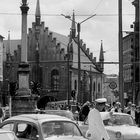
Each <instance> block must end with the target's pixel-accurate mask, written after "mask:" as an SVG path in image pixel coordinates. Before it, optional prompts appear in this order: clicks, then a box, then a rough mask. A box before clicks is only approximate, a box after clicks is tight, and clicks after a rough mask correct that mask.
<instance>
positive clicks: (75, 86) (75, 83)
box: [74, 80, 77, 90]
mask: <svg viewBox="0 0 140 140" xmlns="http://www.w3.org/2000/svg"><path fill="white" fill-rule="evenodd" d="M74 89H75V90H77V80H75V81H74Z"/></svg>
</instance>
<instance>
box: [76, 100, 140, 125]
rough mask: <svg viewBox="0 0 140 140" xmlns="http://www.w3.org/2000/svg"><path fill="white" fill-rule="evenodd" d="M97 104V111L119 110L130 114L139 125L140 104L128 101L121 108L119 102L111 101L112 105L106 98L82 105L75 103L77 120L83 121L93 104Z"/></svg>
mask: <svg viewBox="0 0 140 140" xmlns="http://www.w3.org/2000/svg"><path fill="white" fill-rule="evenodd" d="M97 103H98V104H99V107H100V108H99V111H100V112H104V111H108V112H120V113H127V114H130V115H131V116H132V117H133V119H134V120H135V122H136V124H137V125H138V126H139V127H140V106H136V105H135V104H133V103H132V102H128V103H127V106H125V107H124V108H123V109H122V106H121V103H120V102H113V104H112V105H109V104H107V100H106V98H100V99H97V100H95V102H93V103H90V102H89V101H87V102H86V103H84V104H83V105H82V106H80V105H78V104H77V111H78V114H79V120H80V121H83V120H85V118H86V117H87V116H88V113H89V111H90V110H91V109H93V108H94V107H95V104H97Z"/></svg>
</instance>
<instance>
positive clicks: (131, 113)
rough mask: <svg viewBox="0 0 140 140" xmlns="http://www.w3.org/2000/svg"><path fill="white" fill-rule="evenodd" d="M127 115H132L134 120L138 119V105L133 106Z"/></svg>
mask: <svg viewBox="0 0 140 140" xmlns="http://www.w3.org/2000/svg"><path fill="white" fill-rule="evenodd" d="M127 114H130V115H131V116H132V117H133V119H134V120H135V119H136V105H135V104H132V105H131V109H130V110H129V111H127Z"/></svg>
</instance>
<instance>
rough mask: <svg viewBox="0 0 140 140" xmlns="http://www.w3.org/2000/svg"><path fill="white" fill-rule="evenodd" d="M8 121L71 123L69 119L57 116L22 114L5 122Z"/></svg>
mask: <svg viewBox="0 0 140 140" xmlns="http://www.w3.org/2000/svg"><path fill="white" fill-rule="evenodd" d="M8 120H11V121H12V120H19V121H29V122H34V123H37V122H40V123H42V122H46V121H54V120H55V121H59V120H61V121H71V120H70V119H68V118H66V117H62V116H58V115H50V114H22V115H17V116H13V117H11V118H9V119H7V120H5V121H8Z"/></svg>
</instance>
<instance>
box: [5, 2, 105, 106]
mask: <svg viewBox="0 0 140 140" xmlns="http://www.w3.org/2000/svg"><path fill="white" fill-rule="evenodd" d="M74 20H75V15H74V13H73V21H72V27H71V31H70V34H69V35H68V36H64V35H61V34H59V33H55V32H53V31H50V30H49V28H48V27H45V23H44V22H42V21H41V13H40V3H39V0H37V5H36V13H35V22H33V23H32V27H31V28H29V29H28V38H27V39H28V49H27V53H28V54H27V56H28V59H27V60H28V63H29V65H30V73H29V83H30V88H31V90H32V85H33V84H36V85H37V86H38V93H37V94H38V95H39V97H40V98H39V100H38V106H39V107H40V108H44V107H45V105H46V103H47V102H49V101H60V100H72V99H74V100H75V101H76V102H80V103H84V102H86V101H87V100H89V101H93V100H94V99H95V98H97V97H102V96H103V95H102V84H103V77H104V74H103V70H104V65H103V64H104V56H103V43H102V42H101V50H100V56H99V62H96V58H95V57H93V53H90V50H89V48H87V47H86V45H85V44H84V43H83V41H82V40H80V76H81V77H80V82H79V81H78V43H77V36H76V26H75V21H74ZM20 42H21V40H11V39H10V33H9V35H8V40H4V51H5V53H4V54H6V55H5V56H4V68H3V69H4V72H3V75H4V77H3V79H4V81H3V83H4V84H3V85H4V86H5V87H6V85H8V84H11V83H17V84H16V87H17V88H18V64H19V63H20V61H21V43H20ZM6 79H8V82H7V81H6ZM78 84H80V93H78V86H79V85H78ZM73 91H74V96H73V95H72V93H73ZM7 92H10V91H6V90H4V87H3V92H2V94H3V96H7ZM10 94H11V93H10ZM12 96H13V95H12ZM5 98H6V97H5ZM5 100H6V99H5ZM5 102H6V101H5Z"/></svg>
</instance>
